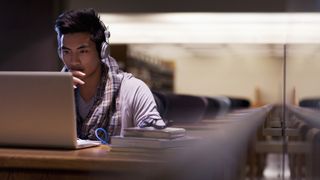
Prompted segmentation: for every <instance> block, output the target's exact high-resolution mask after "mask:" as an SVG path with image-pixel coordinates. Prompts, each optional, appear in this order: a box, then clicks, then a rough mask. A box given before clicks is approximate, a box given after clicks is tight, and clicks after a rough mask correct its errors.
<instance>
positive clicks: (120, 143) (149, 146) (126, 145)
mask: <svg viewBox="0 0 320 180" xmlns="http://www.w3.org/2000/svg"><path fill="white" fill-rule="evenodd" d="M194 141H195V138H193V137H189V136H186V130H185V129H183V128H172V127H167V128H165V129H155V128H153V127H145V128H139V127H132V128H126V129H124V133H123V136H113V137H111V146H112V150H111V151H143V152H144V151H150V150H153V151H156V150H160V151H171V150H176V149H180V148H182V147H186V146H189V145H190V144H192V143H193V142H194Z"/></svg>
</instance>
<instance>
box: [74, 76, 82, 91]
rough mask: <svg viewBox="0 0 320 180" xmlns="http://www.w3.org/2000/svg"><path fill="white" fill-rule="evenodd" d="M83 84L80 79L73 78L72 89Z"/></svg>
mask: <svg viewBox="0 0 320 180" xmlns="http://www.w3.org/2000/svg"><path fill="white" fill-rule="evenodd" d="M83 84H85V82H84V81H82V80H81V79H79V78H77V77H74V76H73V87H74V88H77V86H78V85H83Z"/></svg>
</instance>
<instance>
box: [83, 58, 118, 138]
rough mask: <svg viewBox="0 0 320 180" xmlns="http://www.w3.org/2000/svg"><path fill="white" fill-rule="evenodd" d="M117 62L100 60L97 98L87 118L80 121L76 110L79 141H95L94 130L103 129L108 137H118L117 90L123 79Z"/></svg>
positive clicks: (108, 59)
mask: <svg viewBox="0 0 320 180" xmlns="http://www.w3.org/2000/svg"><path fill="white" fill-rule="evenodd" d="M122 73H123V72H122V71H121V70H119V67H118V64H117V62H116V61H115V60H114V59H113V58H112V57H110V56H109V57H108V58H105V59H103V60H102V74H101V81H100V84H99V87H98V89H97V96H96V97H97V98H96V99H95V102H94V104H93V106H92V107H91V109H90V111H89V113H88V115H87V117H86V118H85V119H82V118H81V117H80V115H79V112H78V109H77V132H78V137H79V138H81V139H94V140H95V139H96V137H95V129H97V128H104V129H106V130H107V131H108V134H109V136H113V135H119V133H120V129H121V113H120V105H119V97H118V94H119V89H120V85H121V81H122V77H123V74H122Z"/></svg>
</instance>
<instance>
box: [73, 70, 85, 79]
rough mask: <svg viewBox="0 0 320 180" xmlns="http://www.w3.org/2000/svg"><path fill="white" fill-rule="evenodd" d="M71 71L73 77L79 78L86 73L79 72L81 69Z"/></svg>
mask: <svg viewBox="0 0 320 180" xmlns="http://www.w3.org/2000/svg"><path fill="white" fill-rule="evenodd" d="M71 73H72V76H74V77H78V78H81V77H84V76H85V75H86V74H85V73H83V72H81V71H71Z"/></svg>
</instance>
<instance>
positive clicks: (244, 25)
mask: <svg viewBox="0 0 320 180" xmlns="http://www.w3.org/2000/svg"><path fill="white" fill-rule="evenodd" d="M88 7H92V8H95V9H96V10H97V11H98V12H99V14H100V16H101V19H102V20H103V22H104V23H105V24H106V25H109V28H110V31H111V38H110V43H111V56H113V57H115V58H116V59H117V61H118V63H119V65H120V66H121V68H122V69H123V70H125V71H128V72H131V73H132V74H134V75H135V76H136V77H138V78H140V79H142V80H143V81H144V82H145V83H146V84H148V85H149V87H150V88H151V90H152V91H153V92H160V93H163V94H183V95H188V96H201V97H203V96H204V97H220V96H225V97H230V98H231V100H239V99H240V100H244V101H246V102H248V103H247V104H246V106H244V107H245V108H248V109H251V108H259V107H262V106H263V105H269V104H273V105H277V106H278V111H277V110H274V111H272V112H273V114H272V113H271V114H272V115H274V117H275V116H276V117H277V118H278V122H279V123H280V125H274V126H268V127H276V128H280V129H281V132H282V133H281V134H280V135H279V137H277V138H274V137H272V133H271V135H270V134H264V135H265V136H266V137H267V138H265V139H263V140H270V139H271V140H275V139H276V140H279V142H281V143H282V145H283V146H285V147H286V148H283V149H281V150H280V151H276V153H275V152H273V151H272V150H270V152H269V154H271V155H273V156H270V158H271V160H272V162H273V165H274V166H273V167H271V170H270V168H269V169H268V170H267V168H266V167H268V165H266V164H264V165H263V167H264V168H265V169H264V170H263V172H262V173H260V174H259V173H258V172H256V173H252V174H253V175H252V174H251V176H249V175H248V174H249V172H251V171H250V170H244V171H248V172H247V175H244V177H245V178H252V179H254V178H256V177H259V178H265V179H308V177H309V179H312V178H311V177H315V178H316V179H317V178H319V174H312V173H311V175H310V174H309V176H308V172H309V171H308V166H307V165H306V163H305V162H306V161H304V160H301V161H299V162H298V163H297V162H296V161H295V160H292V159H295V158H300V159H303V158H306V157H307V156H306V154H308V153H300V154H298V155H296V154H293V155H292V154H290V152H291V151H290V147H289V146H287V145H288V144H289V143H290V142H291V139H292V138H290V137H289V135H287V134H286V131H285V129H287V128H291V127H296V128H297V127H298V126H299V125H298V124H299V123H298V122H296V121H295V122H293V121H291V120H292V114H291V115H290V116H289V115H286V113H289V114H290V112H291V110H289V109H287V108H286V106H284V105H293V106H299V105H300V106H301V103H302V104H303V102H305V100H311V103H313V104H312V105H310V101H307V106H308V103H309V105H310V106H309V107H311V108H313V109H317V108H319V107H320V105H319V104H320V103H318V100H319V99H320V98H319V97H320V83H318V77H319V76H320V71H319V69H320V61H319V60H318V58H319V57H320V53H319V52H320V51H319V50H320V44H319V42H320V33H319V32H320V14H319V13H318V11H319V10H320V1H319V0H309V1H299V0H243V1H241V2H240V1H235V0H215V1H210V0H197V1H196V0H189V1H179V0H161V1H160V0H153V1H146V0H108V1H105V0H90V1H86V0H46V1H40V0H29V1H18V0H11V1H4V2H2V5H1V7H0V23H1V26H0V37H1V43H0V52H1V53H0V71H59V70H60V69H61V68H62V62H61V61H60V60H59V58H58V56H57V48H56V46H57V42H56V33H55V31H54V22H55V19H56V17H57V16H58V15H59V14H60V13H62V12H64V11H65V10H69V9H79V8H88ZM232 98H234V99H232ZM319 102H320V101H319ZM294 112H295V111H294ZM275 114H276V115H275ZM298 114H299V113H298ZM166 117H170V116H169V115H168V114H167V116H166ZM319 117H320V116H319ZM299 118H300V120H301V119H302V120H301V121H302V122H303V119H310V118H308V117H307V118H305V117H304V118H301V117H300V116H298V115H297V116H296V117H295V118H293V119H295V120H297V119H299ZM170 120H171V119H170ZM319 120H320V119H319ZM311 124H312V123H311ZM300 126H302V125H301V124H300ZM300 126H299V127H300ZM314 127H318V124H317V123H316V125H315V124H312V125H310V124H309V128H314ZM294 140H295V141H296V140H297V139H294ZM299 140H301V141H303V138H302V139H299ZM295 152H296V151H295ZM264 153H266V152H264ZM272 153H273V154H272ZM267 154H268V153H267ZM301 154H303V156H299V155H301ZM318 155H319V154H316V155H313V156H316V157H318ZM270 158H269V159H270ZM272 158H273V159H272ZM267 159H268V158H265V159H264V160H265V161H267ZM290 159H291V161H290ZM251 160H252V159H251ZM247 161H248V162H249V160H247ZM291 162H295V163H296V164H294V165H292V163H291ZM240 164H241V163H240ZM271 164H272V163H271ZM242 166H246V165H243V164H242ZM247 166H248V167H251V168H252V166H249V165H247ZM255 167H256V166H255ZM259 167H260V166H259ZM274 167H276V168H274ZM296 167H297V168H296ZM312 167H313V168H317V167H318V168H319V166H318V165H317V164H314V165H312ZM293 169H294V170H293ZM297 169H298V170H297ZM268 177H269V178H268ZM200 179H201V178H200ZM226 179H228V178H226ZM231 179H232V178H231Z"/></svg>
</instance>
